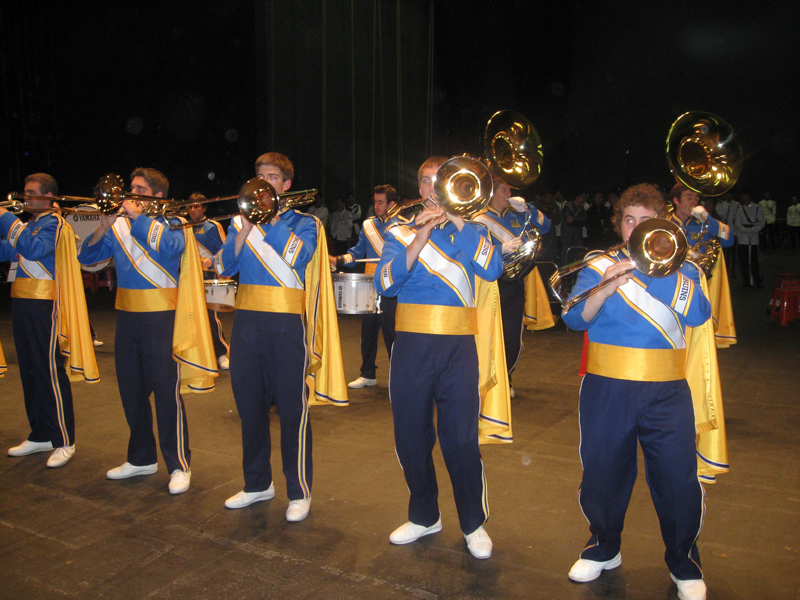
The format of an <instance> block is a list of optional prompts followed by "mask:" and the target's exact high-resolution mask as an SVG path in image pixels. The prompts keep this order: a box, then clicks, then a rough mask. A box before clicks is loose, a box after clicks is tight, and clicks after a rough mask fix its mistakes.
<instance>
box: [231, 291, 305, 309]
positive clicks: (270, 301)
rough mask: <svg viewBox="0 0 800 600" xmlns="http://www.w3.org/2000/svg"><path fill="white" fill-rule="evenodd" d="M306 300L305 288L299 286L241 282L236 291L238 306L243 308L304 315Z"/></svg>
mask: <svg viewBox="0 0 800 600" xmlns="http://www.w3.org/2000/svg"><path fill="white" fill-rule="evenodd" d="M305 302H306V292H305V290H298V289H297V288H285V287H276V286H272V285H252V284H239V289H238V291H237V292H236V308H240V309H242V310H257V311H259V312H274V313H289V314H292V315H302V314H303V312H304V310H305Z"/></svg>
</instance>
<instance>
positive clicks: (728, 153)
mask: <svg viewBox="0 0 800 600" xmlns="http://www.w3.org/2000/svg"><path fill="white" fill-rule="evenodd" d="M742 154H743V152H742V147H741V145H740V144H739V142H738V141H737V140H736V137H735V134H734V131H733V129H732V128H731V126H730V125H728V124H727V123H726V122H725V121H723V120H722V119H720V118H719V117H717V116H716V115H714V114H711V113H708V112H702V111H695V112H687V113H685V114H683V115H681V116H680V117H678V119H677V120H676V121H675V122H674V123H673V124H672V126H671V127H670V129H669V133H668V134H667V162H668V163H669V168H670V170H671V171H672V173H673V174H674V175H675V178H676V179H677V180H678V181H679V182H680V183H682V184H683V185H685V186H686V187H688V188H689V189H691V190H692V191H695V192H697V193H698V194H702V195H704V196H721V195H722V194H724V193H726V192H727V191H728V190H730V189H731V188H732V187H733V186H734V185H735V183H736V181H737V179H738V178H739V176H740V175H741V173H742V162H743V159H742ZM692 216H693V217H694V218H695V219H697V220H698V221H700V222H702V224H703V227H702V229H701V230H700V236H699V239H700V241H699V242H698V243H697V244H695V245H694V246H693V247H692V248H690V249H689V258H690V259H691V260H692V261H693V262H695V263H696V264H697V265H698V266H699V267H700V268H701V269H702V270H703V272H704V273H705V274H706V276H707V277H710V276H711V271H712V270H713V268H714V265H715V264H716V263H717V259H718V258H719V253H720V252H721V251H722V247H721V245H720V243H719V241H717V240H715V239H711V240H703V237H704V236H705V233H706V230H707V229H708V221H707V220H706V219H705V218H704V217H703V216H701V215H698V214H695V213H693V214H692Z"/></svg>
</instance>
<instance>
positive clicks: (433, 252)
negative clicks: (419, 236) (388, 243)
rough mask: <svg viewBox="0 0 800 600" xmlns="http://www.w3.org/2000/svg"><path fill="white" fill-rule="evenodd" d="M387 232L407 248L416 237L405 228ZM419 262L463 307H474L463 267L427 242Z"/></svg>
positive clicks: (472, 296)
mask: <svg viewBox="0 0 800 600" xmlns="http://www.w3.org/2000/svg"><path fill="white" fill-rule="evenodd" d="M389 231H391V233H392V234H393V235H394V236H395V237H396V238H397V239H399V240H400V241H401V242H403V244H404V245H405V246H408V245H409V244H410V243H411V242H412V241H414V236H415V235H416V234H415V233H414V232H413V231H412V230H410V229H408V228H407V227H392V228H391V229H390V230H389ZM417 260H419V261H420V262H421V263H422V265H423V266H424V267H425V268H426V269H427V270H428V271H429V272H430V273H431V274H432V275H436V276H437V277H439V278H440V279H443V280H444V281H445V283H447V285H448V286H449V287H450V288H451V289H452V290H453V291H454V292H455V293H456V294H458V296H459V297H460V298H461V301H462V302H463V303H464V306H467V307H472V306H475V297H474V294H473V292H472V286H471V285H470V282H469V275H467V272H466V270H465V269H464V266H463V265H462V264H461V263H459V262H457V261H454V260H453V259H451V258H450V257H449V256H447V255H446V254H444V253H443V252H442V251H441V250H439V249H438V248H436V246H435V245H434V244H433V242H431V241H430V240H429V241H428V243H427V244H425V247H424V248H423V249H422V252H420V253H419V258H418V259H417Z"/></svg>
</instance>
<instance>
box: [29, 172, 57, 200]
mask: <svg viewBox="0 0 800 600" xmlns="http://www.w3.org/2000/svg"><path fill="white" fill-rule="evenodd" d="M31 181H33V182H35V183H38V184H39V187H40V188H41V189H42V194H43V195H45V196H46V195H47V194H53V195H54V196H57V195H58V182H57V181H56V178H55V177H53V176H52V175H48V174H47V173H34V174H32V175H28V176H27V177H26V178H25V183H30V182H31Z"/></svg>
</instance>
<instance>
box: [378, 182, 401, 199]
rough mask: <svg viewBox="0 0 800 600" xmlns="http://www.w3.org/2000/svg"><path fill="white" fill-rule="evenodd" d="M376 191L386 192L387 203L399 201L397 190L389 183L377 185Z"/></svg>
mask: <svg viewBox="0 0 800 600" xmlns="http://www.w3.org/2000/svg"><path fill="white" fill-rule="evenodd" d="M374 193H376V194H386V204H391V203H392V202H397V190H396V189H394V188H393V187H392V186H390V185H388V184H384V185H376V186H375V190H374Z"/></svg>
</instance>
